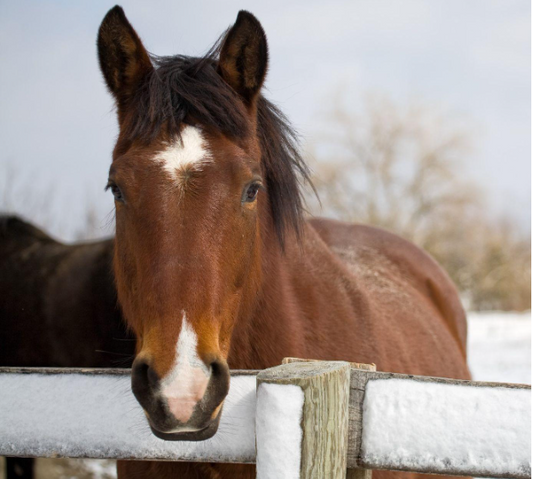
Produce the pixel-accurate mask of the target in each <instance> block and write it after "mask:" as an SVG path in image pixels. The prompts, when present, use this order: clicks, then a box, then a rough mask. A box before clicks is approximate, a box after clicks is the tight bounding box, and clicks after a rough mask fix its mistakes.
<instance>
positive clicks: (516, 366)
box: [468, 311, 531, 384]
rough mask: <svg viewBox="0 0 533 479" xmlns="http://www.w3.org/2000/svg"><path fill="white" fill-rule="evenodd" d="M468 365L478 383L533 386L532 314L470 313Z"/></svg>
mask: <svg viewBox="0 0 533 479" xmlns="http://www.w3.org/2000/svg"><path fill="white" fill-rule="evenodd" d="M468 364H469V366H470V370H471V372H472V375H473V377H474V379H475V380H476V381H496V382H505V383H524V384H531V312H530V311H528V312H526V313H502V312H489V313H470V314H469V315H468Z"/></svg>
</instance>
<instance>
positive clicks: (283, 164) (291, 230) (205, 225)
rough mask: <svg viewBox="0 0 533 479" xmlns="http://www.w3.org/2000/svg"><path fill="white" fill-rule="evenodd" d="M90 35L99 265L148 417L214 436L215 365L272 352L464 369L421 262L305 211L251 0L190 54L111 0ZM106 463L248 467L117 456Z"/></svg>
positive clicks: (198, 474) (384, 366) (433, 372)
mask: <svg viewBox="0 0 533 479" xmlns="http://www.w3.org/2000/svg"><path fill="white" fill-rule="evenodd" d="M98 52H99V59H100V66H101V69H102V73H103V75H104V78H105V80H106V83H107V86H108V88H109V90H110V91H111V93H112V95H113V97H114V99H115V101H116V105H117V112H118V122H119V127H120V133H119V136H118V140H117V144H116V146H115V149H114V152H113V162H112V165H111V169H110V171H109V183H108V186H109V189H110V190H111V191H112V193H113V195H114V197H115V207H116V237H115V254H114V271H115V277H116V284H117V291H118V298H119V302H120V305H121V307H122V311H123V313H124V318H125V320H126V321H127V323H128V324H129V325H130V326H131V327H132V329H133V330H134V332H135V334H136V337H137V351H136V352H137V355H136V359H135V361H134V363H133V368H132V389H133V392H134V394H135V396H136V398H137V400H138V401H139V403H140V404H141V405H142V407H143V408H144V410H145V412H146V416H147V419H148V422H149V424H150V426H151V428H152V430H153V432H154V434H156V435H158V436H159V437H162V438H166V439H169V440H188V439H192V440H200V439H205V438H208V437H210V436H212V435H213V434H215V433H216V431H217V427H218V421H219V419H220V415H221V414H223V413H224V412H223V403H224V398H225V397H226V394H227V392H228V388H229V380H230V375H229V368H243V369H263V368H267V367H270V366H274V365H277V364H280V362H281V360H282V358H283V357H284V356H297V357H304V358H314V359H329V360H333V359H339V360H345V361H355V362H366V363H372V362H374V363H376V364H377V367H378V369H380V370H383V371H392V372H402V373H410V374H419V375H430V376H441V377H451V378H462V379H467V378H469V377H470V376H469V372H468V368H467V365H466V318H465V313H464V311H463V308H462V306H461V303H460V300H459V297H458V294H457V291H456V289H455V287H454V285H453V284H452V282H451V281H450V279H449V278H448V276H447V275H446V273H445V272H444V271H443V270H442V269H441V268H440V267H439V266H438V265H437V264H436V263H435V261H433V260H432V259H431V258H430V257H429V256H428V255H427V254H425V253H424V252H423V251H421V250H420V249H418V248H417V247H415V246H414V245H412V244H410V243H408V242H407V241H404V240H402V239H401V238H399V237H397V236H395V235H393V234H390V233H387V232H385V231H382V230H379V229H376V228H372V227H367V226H360V225H349V224H345V223H341V222H337V221H330V220H325V219H312V220H307V221H306V220H305V219H304V218H303V212H302V203H303V202H302V193H301V190H300V185H299V178H302V177H303V178H304V179H305V178H306V177H307V168H306V166H305V164H304V162H303V161H302V158H301V157H300V156H299V153H298V148H297V145H296V143H295V139H294V138H295V137H294V132H293V131H292V130H291V128H290V125H289V124H288V122H287V121H286V119H285V118H284V116H283V115H282V114H281V112H280V111H279V110H278V109H277V108H276V107H275V106H273V105H272V103H270V102H269V101H268V100H266V99H265V98H264V97H263V96H262V95H261V87H262V84H263V81H264V79H265V75H266V71H267V59H268V49H267V42H266V37H265V34H264V32H263V29H262V27H261V25H260V23H259V22H258V21H257V19H256V18H255V17H254V16H253V15H251V14H250V13H248V12H244V11H243V12H240V13H239V16H238V17H237V21H236V23H235V25H234V26H233V27H232V28H231V29H230V30H229V31H228V32H227V34H226V35H225V36H224V37H223V39H222V41H221V43H220V46H219V47H216V48H214V49H213V50H212V51H211V52H210V53H209V54H208V55H206V56H205V57H203V58H191V57H185V56H176V57H165V58H154V57H152V58H151V57H150V56H149V54H148V53H147V51H146V49H145V48H144V46H143V44H142V42H141V40H140V39H139V37H138V35H137V33H136V32H135V30H134V29H133V28H132V26H131V25H130V23H129V22H128V20H127V19H126V16H125V15H124V12H123V10H122V9H121V8H120V7H115V8H113V9H112V10H110V11H109V13H108V14H107V16H106V17H105V19H104V21H103V22H102V25H101V27H100V31H99V36H98ZM319 62H320V59H319V58H317V68H319V67H320V66H319ZM373 474H374V477H375V478H376V479H384V478H392V477H402V476H404V477H408V476H410V477H413V476H414V474H406V473H397V472H389V471H375V472H374V473H373ZM118 475H119V478H121V479H123V478H140V477H142V478H157V479H167V478H169V479H170V478H178V477H179V478H189V479H190V478H213V479H215V478H216V479H223V478H253V477H255V470H254V467H253V466H251V465H237V464H200V463H189V464H187V463H170V462H150V461H119V462H118Z"/></svg>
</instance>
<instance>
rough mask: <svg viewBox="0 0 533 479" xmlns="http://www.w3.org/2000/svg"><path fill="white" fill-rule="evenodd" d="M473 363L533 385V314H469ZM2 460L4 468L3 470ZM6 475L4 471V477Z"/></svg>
mask: <svg viewBox="0 0 533 479" xmlns="http://www.w3.org/2000/svg"><path fill="white" fill-rule="evenodd" d="M468 355H469V365H470V369H471V371H472V375H473V377H474V379H475V380H478V381H496V382H511V383H512V382H514V383H527V384H531V313H530V312H527V313H502V312H494V313H493V312H491V313H471V314H469V341H468ZM1 466H2V462H1V461H0V471H1V470H2V469H3V468H2V467H1ZM1 477H2V474H1V472H0V478H1ZM72 477H77V478H78V479H92V478H102V479H108V478H112V477H115V474H114V462H113V461H97V460H74V459H71V460H56V459H39V460H38V461H37V479H42V478H47V479H53V478H61V479H63V478H65V479H66V478H72Z"/></svg>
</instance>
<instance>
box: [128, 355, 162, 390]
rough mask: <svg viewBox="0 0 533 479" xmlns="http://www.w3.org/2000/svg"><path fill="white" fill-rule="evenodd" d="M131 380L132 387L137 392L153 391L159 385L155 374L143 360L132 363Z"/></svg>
mask: <svg viewBox="0 0 533 479" xmlns="http://www.w3.org/2000/svg"><path fill="white" fill-rule="evenodd" d="M131 378H132V385H133V386H134V389H136V390H137V391H141V390H153V389H154V388H156V387H157V385H158V383H159V377H158V376H157V373H156V372H155V371H154V369H153V368H151V367H150V365H149V364H148V363H147V362H146V361H144V360H137V361H135V362H134V363H133V368H132V371H131Z"/></svg>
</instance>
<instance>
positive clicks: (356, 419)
mask: <svg viewBox="0 0 533 479" xmlns="http://www.w3.org/2000/svg"><path fill="white" fill-rule="evenodd" d="M302 361H304V362H317V361H316V360H314V359H301V358H283V361H282V364H289V363H294V362H302ZM350 367H351V370H352V378H351V386H350V389H351V391H350V394H351V395H353V397H350V407H349V416H350V419H349V428H348V460H349V461H348V462H349V463H350V464H355V463H357V460H358V459H359V458H358V457H357V455H356V457H350V453H353V451H354V450H356V451H357V454H358V453H359V450H360V447H361V432H362V419H363V418H362V416H361V412H362V407H363V399H364V393H365V388H364V386H365V384H364V378H361V377H360V375H359V374H357V371H375V370H376V365H375V364H374V363H372V364H365V363H350ZM354 370H357V371H354ZM361 381H363V382H361ZM350 459H351V460H350ZM371 478H372V470H371V469H362V468H356V467H355V466H352V467H350V468H348V469H347V470H346V479H371Z"/></svg>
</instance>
